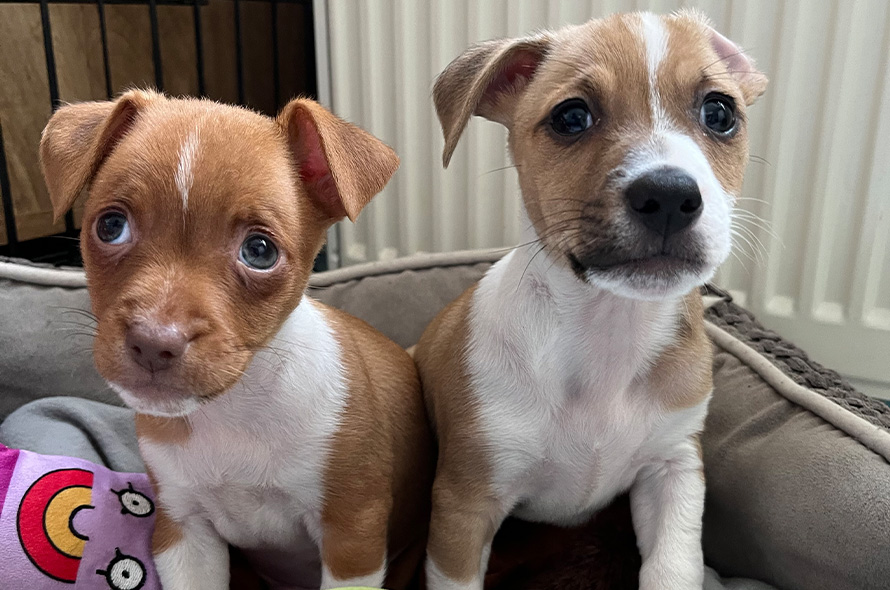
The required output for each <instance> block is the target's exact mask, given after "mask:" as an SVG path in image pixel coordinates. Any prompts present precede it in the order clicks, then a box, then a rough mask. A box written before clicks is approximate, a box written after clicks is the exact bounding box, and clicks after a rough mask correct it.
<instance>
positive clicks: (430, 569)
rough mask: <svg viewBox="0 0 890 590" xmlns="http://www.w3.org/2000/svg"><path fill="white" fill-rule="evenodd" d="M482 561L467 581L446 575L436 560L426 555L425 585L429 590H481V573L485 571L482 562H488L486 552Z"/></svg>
mask: <svg viewBox="0 0 890 590" xmlns="http://www.w3.org/2000/svg"><path fill="white" fill-rule="evenodd" d="M482 562H483V567H481V568H480V570H479V573H478V574H477V575H476V577H474V578H473V579H472V580H469V581H467V582H461V581H460V580H453V579H451V578H449V577H448V576H446V575H445V574H444V573H443V572H442V570H440V569H439V566H437V565H436V562H434V561H433V560H432V559H430V558H429V557H427V560H426V585H427V587H428V588H430V590H482V588H483V575H484V573H485V566H484V564H486V563H487V562H488V555H487V553H486V554H485V555H484V559H483V560H482Z"/></svg>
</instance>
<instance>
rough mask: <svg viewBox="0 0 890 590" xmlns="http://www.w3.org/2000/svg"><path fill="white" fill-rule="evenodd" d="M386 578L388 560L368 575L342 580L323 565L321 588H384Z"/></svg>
mask: <svg viewBox="0 0 890 590" xmlns="http://www.w3.org/2000/svg"><path fill="white" fill-rule="evenodd" d="M385 578H386V561H385V560H384V563H383V565H381V566H380V569H378V570H377V571H376V572H373V573H371V574H368V575H367V576H360V577H358V578H349V579H346V580H340V579H338V578H335V577H334V575H333V574H332V573H331V572H330V570H329V569H328V568H327V566H323V567H322V573H321V590H329V589H330V588H382V587H383V580H384V579H385Z"/></svg>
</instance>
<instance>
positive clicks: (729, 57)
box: [711, 31, 751, 73]
mask: <svg viewBox="0 0 890 590" xmlns="http://www.w3.org/2000/svg"><path fill="white" fill-rule="evenodd" d="M711 47H713V48H714V51H716V52H717V55H718V56H720V59H721V61H723V63H724V64H726V67H727V69H729V70H730V71H733V72H743V73H744V72H748V71H749V70H750V69H751V61H750V60H749V59H748V56H746V55H745V53H744V52H743V51H742V50H741V49H740V48H739V46H738V45H736V44H735V43H733V42H732V41H730V40H729V39H727V38H726V37H724V36H723V35H721V34H720V33H718V32H716V31H714V33H713V34H712V35H711Z"/></svg>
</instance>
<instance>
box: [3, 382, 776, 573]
mask: <svg viewBox="0 0 890 590" xmlns="http://www.w3.org/2000/svg"><path fill="white" fill-rule="evenodd" d="M0 443H3V444H4V445H6V446H8V447H10V448H17V449H26V450H29V451H34V452H36V453H44V454H47V455H68V456H73V457H79V458H81V459H86V460H88V461H92V462H94V463H97V464H100V465H104V466H106V467H108V468H110V469H113V470H115V471H129V472H144V471H145V466H144V465H143V463H142V459H141V458H140V456H139V450H138V448H137V445H136V431H135V428H134V425H133V412H132V410H130V409H128V408H120V407H116V406H111V405H107V404H103V403H99V402H95V401H90V400H84V399H78V398H64V397H51V398H44V399H41V400H38V401H35V402H32V403H29V404H26V405H24V406H22V407H21V408H19V409H18V410H16V411H15V412H13V413H12V414H10V416H9V417H8V418H7V419H6V420H5V421H4V422H3V424H2V425H0ZM703 590H775V589H774V588H773V587H772V586H769V585H767V584H764V583H762V582H756V581H754V580H745V579H740V578H735V579H722V578H721V577H720V576H719V575H718V574H717V572H715V571H714V570H713V569H710V568H708V569H707V570H706V578H705V584H704V589H703Z"/></svg>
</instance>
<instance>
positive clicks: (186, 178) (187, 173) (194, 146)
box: [173, 126, 200, 212]
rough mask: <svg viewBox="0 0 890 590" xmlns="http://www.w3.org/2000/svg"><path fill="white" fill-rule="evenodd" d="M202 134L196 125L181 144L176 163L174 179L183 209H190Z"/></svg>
mask: <svg viewBox="0 0 890 590" xmlns="http://www.w3.org/2000/svg"><path fill="white" fill-rule="evenodd" d="M199 144H200V136H199V133H198V127H197V126H196V127H195V128H194V129H193V130H192V131H191V132H190V133H189V134H188V136H187V137H186V138H185V140H184V141H183V142H182V145H180V146H179V162H178V163H177V164H176V172H175V173H174V175H173V180H174V182H175V183H176V188H177V190H179V196H180V198H182V210H183V212H185V211H188V208H189V191H190V190H191V189H192V184H194V182H195V158H196V157H197V155H198V146H199Z"/></svg>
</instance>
